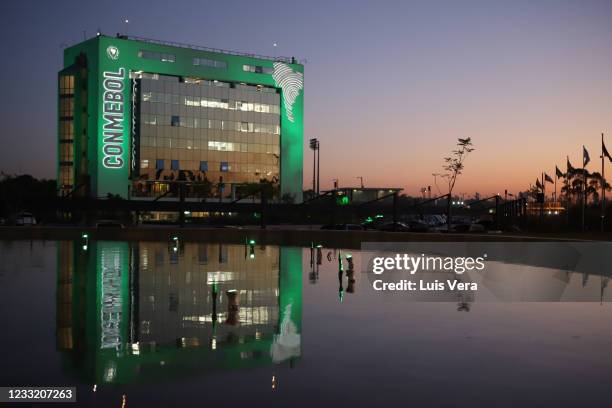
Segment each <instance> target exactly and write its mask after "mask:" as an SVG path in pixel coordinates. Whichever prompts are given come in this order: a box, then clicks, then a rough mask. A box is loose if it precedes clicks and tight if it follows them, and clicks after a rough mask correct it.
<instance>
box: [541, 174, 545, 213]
mask: <svg viewBox="0 0 612 408" xmlns="http://www.w3.org/2000/svg"><path fill="white" fill-rule="evenodd" d="M544 183H545V181H544V173H542V204H540V222H541V223H544V203H545V202H546V186H545V185H544Z"/></svg>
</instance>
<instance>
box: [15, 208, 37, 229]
mask: <svg viewBox="0 0 612 408" xmlns="http://www.w3.org/2000/svg"><path fill="white" fill-rule="evenodd" d="M15 225H17V226H20V227H23V226H29V225H36V218H35V217H34V216H33V215H32V214H30V213H28V212H21V213H19V214H17V216H16V217H15Z"/></svg>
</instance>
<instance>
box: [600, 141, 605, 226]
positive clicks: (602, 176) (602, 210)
mask: <svg viewBox="0 0 612 408" xmlns="http://www.w3.org/2000/svg"><path fill="white" fill-rule="evenodd" d="M603 147H604V134H603V133H602V134H601V232H604V219H605V217H606V178H605V176H604V170H605V167H604V152H603Z"/></svg>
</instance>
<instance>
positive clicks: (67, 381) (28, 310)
mask: <svg viewBox="0 0 612 408" xmlns="http://www.w3.org/2000/svg"><path fill="white" fill-rule="evenodd" d="M346 252H347V251H343V250H339V249H333V248H322V249H321V256H320V257H318V258H319V261H320V262H319V263H320V265H317V256H316V251H315V255H314V257H313V258H311V249H310V248H297V247H279V246H272V245H259V244H256V245H252V246H251V245H248V244H246V245H230V244H220V243H212V244H211V243H176V242H172V241H169V242H110V241H100V242H95V241H92V242H88V243H87V246H86V247H83V243H82V242H71V241H59V242H50V241H45V242H43V241H33V242H29V241H15V242H7V241H4V242H0V310H1V313H2V321H1V324H2V328H3V329H2V334H1V335H0V350H1V361H2V364H1V365H0V367H1V373H0V376H1V379H0V386H27V385H29V386H76V387H77V404H70V405H69V406H100V407H110V406H119V407H120V406H122V404H125V406H127V407H149V406H164V407H168V406H172V405H175V404H176V405H180V406H207V405H208V406H213V405H214V406H283V407H286V406H313V405H315V404H316V405H318V406H370V407H371V406H382V405H387V404H388V405H393V406H409V405H415V406H436V407H438V406H452V407H461V406H466V407H467V406H469V407H480V406H486V407H491V406H495V407H500V406H508V407H516V406H523V407H546V406H555V407H562V406H563V407H566V406H567V407H606V406H611V405H612V394H611V393H610V386H609V384H610V380H609V379H610V378H612V354H611V353H610V350H611V347H612V307H611V306H610V303H607V302H606V300H607V290H609V289H608V288H607V286H608V284H607V283H608V278H607V277H606V276H597V275H592V276H588V275H585V274H579V273H570V272H567V271H561V270H550V269H549V270H546V269H544V270H543V271H540V270H539V269H542V268H539V269H538V268H535V269H534V270H533V271H532V272H530V273H533V274H534V276H535V278H536V279H535V280H536V281H537V285H538V286H537V287H538V288H540V289H537V290H538V291H539V290H541V291H543V292H546V293H547V295H546V297H544V300H547V301H539V302H522V301H516V299H514V300H512V301H490V302H478V301H475V302H472V301H471V300H470V299H467V300H466V298H461V299H459V300H456V299H454V298H445V299H439V300H441V301H435V302H432V301H424V302H422V301H413V300H409V299H408V298H407V295H405V294H401V293H393V294H388V293H381V292H378V291H375V290H374V289H373V288H372V281H373V278H372V277H371V276H369V275H368V274H366V273H364V272H362V271H361V268H360V266H359V264H360V262H362V259H361V258H362V255H363V254H360V253H359V251H351V254H352V255H353V260H354V261H353V262H355V264H356V267H355V271H354V272H350V273H349V272H348V271H347V270H346V268H347V264H346V263H345V264H344V265H343V268H344V269H345V270H344V271H343V272H342V273H339V262H338V257H339V256H341V255H342V254H344V255H346ZM311 260H312V263H311ZM521 268H523V269H521ZM536 269H538V270H536ZM524 273H525V271H524V266H522V267H521V266H507V265H506V266H505V267H504V269H501V272H499V273H498V274H496V275H495V276H493V277H492V278H491V277H487V276H477V277H475V278H474V279H473V280H474V281H477V282H478V283H479V284H480V285H481V287H482V286H483V285H484V286H485V287H486V288H488V290H491V288H494V287H495V285H488V286H487V282H488V281H487V279H489V281H496V282H498V281H499V279H500V276H501V278H504V277H506V278H507V279H508V281H509V282H513V281H514V280H513V277H514V276H518V275H517V274H524ZM522 276H524V275H522ZM522 284H523V285H524V280H523V283H522ZM560 288H561V289H560ZM566 289H567V290H569V291H571V293H573V295H572V296H573V297H574V298H575V297H580V295H579V294H580V293H581V291H584V293H588V294H589V296H591V295H593V297H592V299H591V298H589V297H586V299H587V300H589V301H581V302H570V301H563V297H561V296H560V297H557V298H554V297H550V295H549V293H560V292H563V291H564V290H566ZM531 295H533V294H531ZM559 300H561V301H559ZM583 300H584V299H583ZM21 406H25V405H21ZM55 406H57V405H55Z"/></svg>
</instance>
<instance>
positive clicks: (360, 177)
mask: <svg viewBox="0 0 612 408" xmlns="http://www.w3.org/2000/svg"><path fill="white" fill-rule="evenodd" d="M355 178H358V179H359V180H361V188H363V177H362V176H357V177H355Z"/></svg>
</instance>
